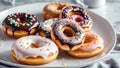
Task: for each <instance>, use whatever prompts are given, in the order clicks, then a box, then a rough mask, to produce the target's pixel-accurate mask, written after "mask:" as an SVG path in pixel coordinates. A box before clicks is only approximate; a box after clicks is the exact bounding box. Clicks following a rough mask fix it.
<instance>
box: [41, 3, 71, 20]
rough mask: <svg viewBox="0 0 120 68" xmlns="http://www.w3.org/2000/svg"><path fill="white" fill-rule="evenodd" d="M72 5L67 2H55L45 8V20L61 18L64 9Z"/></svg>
mask: <svg viewBox="0 0 120 68" xmlns="http://www.w3.org/2000/svg"><path fill="white" fill-rule="evenodd" d="M68 5H70V4H69V3H65V2H55V3H50V4H47V5H46V6H45V7H44V8H43V18H44V19H45V20H47V19H50V18H59V14H60V12H61V10H62V8H63V7H65V6H68Z"/></svg>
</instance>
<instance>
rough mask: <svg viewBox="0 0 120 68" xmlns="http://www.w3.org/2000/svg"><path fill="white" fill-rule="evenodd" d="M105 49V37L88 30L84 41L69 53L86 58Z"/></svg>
mask: <svg viewBox="0 0 120 68" xmlns="http://www.w3.org/2000/svg"><path fill="white" fill-rule="evenodd" d="M103 49H104V41H103V39H102V38H101V37H100V36H98V35H96V34H94V33H92V32H86V36H85V41H84V43H83V44H81V46H80V47H79V48H78V49H76V50H74V51H68V52H67V53H68V54H69V55H71V56H74V57H80V58H86V57H92V56H95V55H98V54H99V53H101V52H102V51H103Z"/></svg>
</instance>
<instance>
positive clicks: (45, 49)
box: [12, 36, 58, 59]
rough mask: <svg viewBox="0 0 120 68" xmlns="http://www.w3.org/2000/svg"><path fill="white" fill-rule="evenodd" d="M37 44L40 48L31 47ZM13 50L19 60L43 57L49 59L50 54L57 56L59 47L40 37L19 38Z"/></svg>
mask: <svg viewBox="0 0 120 68" xmlns="http://www.w3.org/2000/svg"><path fill="white" fill-rule="evenodd" d="M31 44H35V45H36V46H39V47H38V48H31V47H30V45H31ZM12 50H13V51H14V52H15V54H16V56H17V58H18V59H19V58H27V57H30V56H32V57H37V56H41V57H43V58H44V59H47V57H48V55H49V54H50V53H53V54H56V52H58V47H57V46H56V44H55V43H54V42H53V41H51V40H49V39H47V38H45V37H40V36H26V37H22V38H19V39H18V40H16V41H15V42H14V43H13V45H12Z"/></svg>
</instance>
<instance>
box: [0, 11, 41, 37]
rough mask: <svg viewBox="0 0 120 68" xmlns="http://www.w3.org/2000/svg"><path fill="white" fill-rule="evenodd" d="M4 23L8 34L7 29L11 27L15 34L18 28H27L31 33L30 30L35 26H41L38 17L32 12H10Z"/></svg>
mask: <svg viewBox="0 0 120 68" xmlns="http://www.w3.org/2000/svg"><path fill="white" fill-rule="evenodd" d="M2 24H3V25H4V26H5V28H6V34H7V29H8V28H10V29H11V30H12V32H13V36H14V32H15V31H16V30H25V31H27V32H28V33H29V34H30V31H31V30H32V29H33V28H38V26H39V23H38V20H37V18H36V17H35V16H34V15H32V14H26V13H13V14H10V15H8V16H7V17H6V18H5V20H4V21H3V22H2ZM29 34H28V35H29Z"/></svg>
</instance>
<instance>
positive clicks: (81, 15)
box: [60, 6, 93, 32]
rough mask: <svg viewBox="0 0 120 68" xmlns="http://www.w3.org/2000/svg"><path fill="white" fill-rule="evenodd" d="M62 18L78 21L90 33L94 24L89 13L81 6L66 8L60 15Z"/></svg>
mask: <svg viewBox="0 0 120 68" xmlns="http://www.w3.org/2000/svg"><path fill="white" fill-rule="evenodd" d="M60 18H62V19H65V18H67V19H70V20H74V21H76V22H77V23H78V24H79V25H80V26H81V27H82V28H83V30H84V31H85V32H88V31H90V29H91V27H92V24H93V22H92V19H91V17H90V16H89V14H88V12H87V11H86V10H85V9H83V8H81V7H79V6H66V7H64V8H63V9H62V11H61V13H60Z"/></svg>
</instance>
